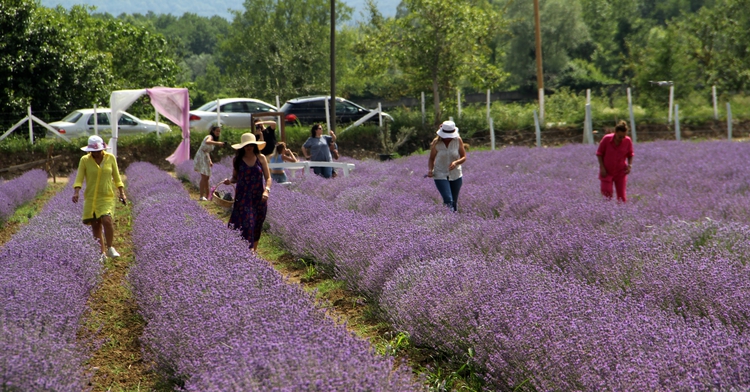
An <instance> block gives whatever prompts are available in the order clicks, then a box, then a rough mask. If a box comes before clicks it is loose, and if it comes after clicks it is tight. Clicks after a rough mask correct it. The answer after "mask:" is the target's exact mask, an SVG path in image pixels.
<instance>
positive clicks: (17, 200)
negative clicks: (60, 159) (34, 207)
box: [0, 169, 47, 227]
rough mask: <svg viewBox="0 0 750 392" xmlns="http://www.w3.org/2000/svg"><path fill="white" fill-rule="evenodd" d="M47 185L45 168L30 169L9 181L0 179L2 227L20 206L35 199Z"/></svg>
mask: <svg viewBox="0 0 750 392" xmlns="http://www.w3.org/2000/svg"><path fill="white" fill-rule="evenodd" d="M46 187H47V173H46V172H45V171H44V170H40V169H35V170H30V171H28V172H26V173H24V174H23V175H21V176H20V177H18V178H14V179H12V180H9V181H4V182H3V181H2V180H0V227H2V225H3V224H4V223H5V222H6V221H7V220H8V218H10V217H11V216H12V215H13V213H14V212H15V210H16V208H18V207H19V206H21V205H23V204H25V203H28V202H30V201H31V200H33V199H34V198H35V197H36V196H37V195H39V193H40V192H42V191H43V190H44V188H46Z"/></svg>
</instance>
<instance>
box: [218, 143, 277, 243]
mask: <svg viewBox="0 0 750 392" xmlns="http://www.w3.org/2000/svg"><path fill="white" fill-rule="evenodd" d="M265 145H266V142H263V141H257V140H256V139H255V135H253V134H252V133H245V134H243V135H242V138H241V139H240V143H238V144H233V145H232V148H234V149H235V150H237V152H236V154H235V155H234V161H233V166H234V171H233V173H232V178H231V179H229V178H227V179H226V180H224V184H226V185H230V184H237V189H236V192H235V196H234V208H233V209H232V215H231V216H230V217H229V224H228V226H229V228H231V229H236V230H240V232H241V234H242V237H243V238H245V239H246V240H247V241H248V242H250V248H251V249H252V250H253V251H257V250H258V241H260V232H261V228H263V222H265V220H266V211H267V209H268V204H267V203H268V195H269V194H270V192H271V182H272V181H271V172H270V171H269V170H268V162H267V161H266V156H265V155H263V154H261V153H260V150H261V149H262V148H263V146H265Z"/></svg>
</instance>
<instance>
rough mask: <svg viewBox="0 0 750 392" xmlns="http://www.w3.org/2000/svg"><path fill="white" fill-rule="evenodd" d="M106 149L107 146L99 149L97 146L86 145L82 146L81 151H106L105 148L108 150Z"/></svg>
mask: <svg viewBox="0 0 750 392" xmlns="http://www.w3.org/2000/svg"><path fill="white" fill-rule="evenodd" d="M106 149H107V147H104V148H99V149H97V148H91V147H89V146H86V147H81V151H86V152H97V151H104V150H106Z"/></svg>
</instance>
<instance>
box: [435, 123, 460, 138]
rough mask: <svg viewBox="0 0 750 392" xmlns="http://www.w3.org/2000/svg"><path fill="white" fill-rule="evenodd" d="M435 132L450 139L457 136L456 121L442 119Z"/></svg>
mask: <svg viewBox="0 0 750 392" xmlns="http://www.w3.org/2000/svg"><path fill="white" fill-rule="evenodd" d="M437 134H438V136H440V137H442V138H443V139H452V138H454V137H458V127H456V123H454V122H453V121H444V122H443V123H442V124H440V129H438V131H437Z"/></svg>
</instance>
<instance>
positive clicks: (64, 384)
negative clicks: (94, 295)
mask: <svg viewBox="0 0 750 392" xmlns="http://www.w3.org/2000/svg"><path fill="white" fill-rule="evenodd" d="M35 172H36V171H32V172H30V174H29V175H31V176H36V175H37V174H38V173H35ZM42 175H43V177H42V179H43V181H44V184H45V185H46V182H47V179H46V174H45V173H44V172H42ZM25 177H26V175H24V176H22V177H20V178H19V179H18V180H17V181H21V180H23V179H24V178H25ZM71 185H72V182H71ZM72 193H73V191H72V189H71V186H70V185H68V186H67V187H66V188H65V189H63V191H61V192H60V193H58V194H57V195H56V196H54V197H53V198H52V199H51V200H50V201H49V202H48V203H47V205H46V207H45V208H44V209H43V210H42V211H41V212H40V213H39V214H38V215H37V216H36V217H34V218H33V219H31V220H30V221H29V223H28V225H26V226H24V227H23V228H22V229H21V230H20V231H19V232H17V233H16V234H15V235H14V236H13V238H12V239H11V240H10V241H8V242H7V243H6V244H5V245H4V246H3V247H2V248H1V249H0V352H1V353H2V354H1V355H0V390H3V391H83V390H88V389H90V388H89V383H88V381H89V376H90V375H89V374H86V371H85V370H84V367H85V361H86V360H87V359H88V357H89V354H90V353H88V352H87V347H85V346H84V344H85V343H86V342H81V341H79V340H78V338H77V337H76V332H77V330H78V327H79V324H80V322H81V319H82V316H83V314H84V313H85V311H86V310H87V304H86V303H87V300H88V299H89V294H90V292H91V290H92V289H93V288H94V287H95V286H96V284H97V283H98V282H99V280H100V278H101V275H102V273H103V267H102V265H101V263H100V262H99V257H100V254H99V252H98V251H97V248H98V245H97V244H96V242H95V241H94V239H93V238H92V237H91V232H90V229H88V228H87V227H86V226H84V225H82V224H81V213H82V211H81V209H82V208H83V207H82V203H79V204H73V203H72V202H71V201H70V196H71V195H72Z"/></svg>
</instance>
